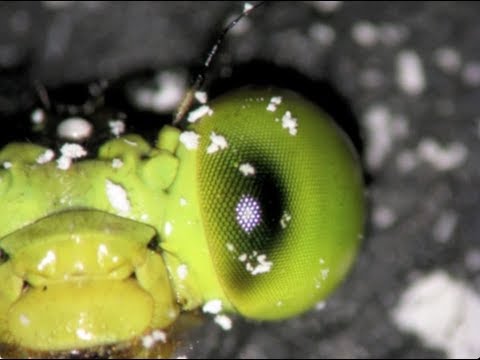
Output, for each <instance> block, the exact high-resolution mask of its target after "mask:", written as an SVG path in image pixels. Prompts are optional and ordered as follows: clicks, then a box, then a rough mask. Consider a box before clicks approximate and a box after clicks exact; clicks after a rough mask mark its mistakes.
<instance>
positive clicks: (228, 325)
mask: <svg viewBox="0 0 480 360" xmlns="http://www.w3.org/2000/svg"><path fill="white" fill-rule="evenodd" d="M214 321H215V323H216V324H218V325H219V326H220V327H221V328H222V329H223V330H225V331H228V330H231V329H232V319H230V318H229V317H228V316H227V315H216V316H215V319H214Z"/></svg>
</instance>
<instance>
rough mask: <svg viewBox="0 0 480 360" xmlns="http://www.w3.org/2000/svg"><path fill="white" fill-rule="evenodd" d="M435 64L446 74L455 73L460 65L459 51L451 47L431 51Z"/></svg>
mask: <svg viewBox="0 0 480 360" xmlns="http://www.w3.org/2000/svg"><path fill="white" fill-rule="evenodd" d="M433 60H434V61H435V64H436V65H437V66H438V67H439V68H440V69H441V70H443V71H444V72H445V73H447V74H455V73H457V72H458V71H459V70H460V68H461V67H462V58H461V56H460V53H459V52H458V51H457V50H456V49H454V48H451V47H442V48H439V49H437V50H435V52H434V53H433Z"/></svg>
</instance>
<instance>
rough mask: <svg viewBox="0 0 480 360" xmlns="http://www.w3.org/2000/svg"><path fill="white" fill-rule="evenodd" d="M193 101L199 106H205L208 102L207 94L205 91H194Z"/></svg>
mask: <svg viewBox="0 0 480 360" xmlns="http://www.w3.org/2000/svg"><path fill="white" fill-rule="evenodd" d="M195 99H197V101H198V102H199V103H200V104H206V103H207V100H208V96H207V93H206V92H205V91H195Z"/></svg>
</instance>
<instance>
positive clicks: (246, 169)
mask: <svg viewBox="0 0 480 360" xmlns="http://www.w3.org/2000/svg"><path fill="white" fill-rule="evenodd" d="M238 170H240V172H241V173H242V174H243V175H244V176H251V175H255V168H254V167H253V166H252V164H249V163H245V164H241V165H240V166H239V168H238Z"/></svg>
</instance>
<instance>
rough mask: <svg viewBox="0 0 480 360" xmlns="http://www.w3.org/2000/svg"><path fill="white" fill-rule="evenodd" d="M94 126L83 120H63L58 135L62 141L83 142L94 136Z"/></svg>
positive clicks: (58, 128)
mask: <svg viewBox="0 0 480 360" xmlns="http://www.w3.org/2000/svg"><path fill="white" fill-rule="evenodd" d="M92 132H93V126H92V124H91V123H90V122H88V121H87V120H85V119H83V118H79V117H72V118H68V119H65V120H63V121H62V122H61V123H60V124H59V125H58V127H57V135H58V136H59V137H60V138H62V139H67V140H73V141H82V140H85V139H87V138H89V137H90V136H91V135H92Z"/></svg>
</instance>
